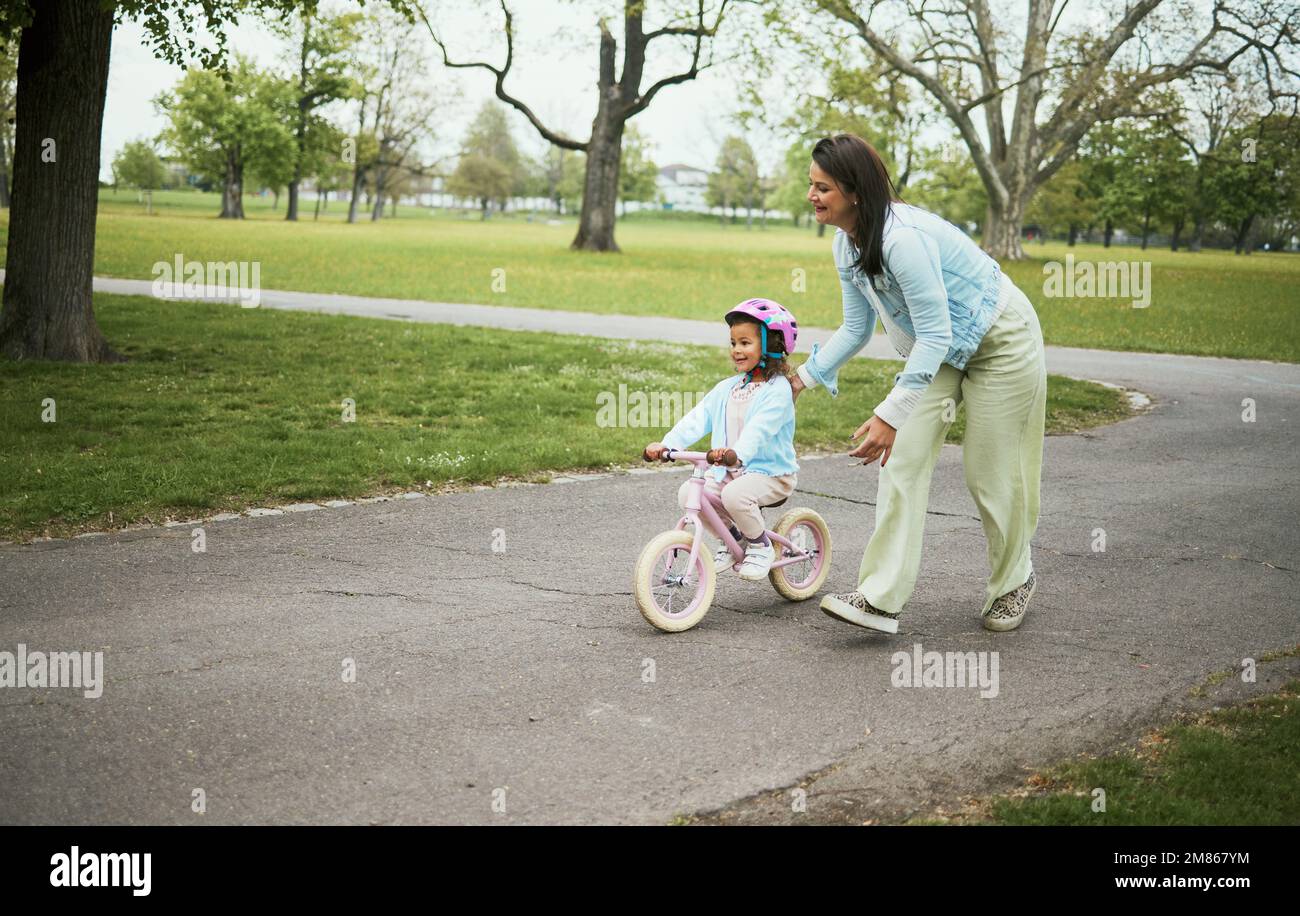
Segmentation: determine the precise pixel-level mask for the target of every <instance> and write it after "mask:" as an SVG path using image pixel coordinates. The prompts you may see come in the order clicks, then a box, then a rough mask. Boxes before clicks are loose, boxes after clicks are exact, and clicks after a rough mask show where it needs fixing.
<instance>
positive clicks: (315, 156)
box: [284, 7, 361, 220]
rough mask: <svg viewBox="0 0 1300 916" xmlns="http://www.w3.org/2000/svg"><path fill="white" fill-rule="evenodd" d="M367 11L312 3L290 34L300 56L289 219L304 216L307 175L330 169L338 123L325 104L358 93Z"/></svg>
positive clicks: (297, 75) (294, 117)
mask: <svg viewBox="0 0 1300 916" xmlns="http://www.w3.org/2000/svg"><path fill="white" fill-rule="evenodd" d="M360 21H361V14H360V13H356V12H349V13H343V14H340V15H337V16H320V17H318V16H317V15H316V11H315V10H314V9H312V8H310V7H303V8H302V9H301V10H299V12H298V19H297V22H296V23H295V25H294V28H293V31H291V32H290V33H289V37H291V39H292V42H293V47H294V52H295V56H296V57H297V69H296V71H295V73H294V76H293V115H292V117H293V141H294V156H293V161H292V167H291V170H290V176H289V181H288V183H287V184H288V188H289V203H288V206H287V207H286V208H285V214H284V218H285V219H287V220H296V219H297V218H298V190H299V187H300V186H301V184H302V180H303V178H304V177H306V176H309V175H311V174H313V173H314V172H317V171H321V170H323V169H324V167H325V166H324V162H323V161H322V159H323V157H324V156H326V155H329V154H330V153H334V152H335V151H336V149H337V148H336V147H330V146H329V144H330V142H331V141H332V140H334V139H335V132H334V130H333V129H332V125H330V124H329V122H328V121H326V120H325V119H324V118H323V117H322V116H321V112H320V109H321V108H324V107H325V106H327V105H329V104H330V103H331V102H335V101H338V100H341V99H345V98H348V97H350V96H351V95H353V94H354V92H355V85H354V83H353V81H352V79H351V77H350V76H349V75H348V64H349V60H348V54H349V52H350V51H351V50H352V47H353V46H354V45H355V44H356V42H357V39H358V37H359V36H358V31H357V29H358V26H359V24H360Z"/></svg>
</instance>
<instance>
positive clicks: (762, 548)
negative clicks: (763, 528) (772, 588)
mask: <svg viewBox="0 0 1300 916" xmlns="http://www.w3.org/2000/svg"><path fill="white" fill-rule="evenodd" d="M775 559H776V550H774V549H773V547H772V545H771V544H750V545H749V546H748V547H746V548H745V562H744V563H741V564H740V573H739V575H740V578H742V579H745V580H747V581H749V582H760V581H762V580H763V579H766V578H767V574H768V572H769V571H770V570H771V569H772V562H773V561H774V560H775Z"/></svg>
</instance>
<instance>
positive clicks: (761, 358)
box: [645, 299, 799, 581]
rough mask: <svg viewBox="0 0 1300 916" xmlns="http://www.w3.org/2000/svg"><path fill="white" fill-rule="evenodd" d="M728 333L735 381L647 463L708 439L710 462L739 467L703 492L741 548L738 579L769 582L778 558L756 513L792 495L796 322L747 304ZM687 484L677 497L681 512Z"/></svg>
mask: <svg viewBox="0 0 1300 916" xmlns="http://www.w3.org/2000/svg"><path fill="white" fill-rule="evenodd" d="M726 322H727V324H728V325H730V327H731V361H732V363H733V364H734V365H735V367H736V373H737V374H736V375H732V376H728V377H727V378H724V379H723V380H722V381H721V382H719V383H718V384H717V385H715V386H714V387H713V390H712V391H710V392H709V393H708V394H707V395H706V396H705V397H704V399H703V400H701V401H700V402H699V403H697V404H696V405H695V407H694V408H692V410H691V411H690V412H689V413H688V414H686V416H684V417H682V418H681V420H679V421H678V423H677V425H675V426H674V427H673V428H672V430H670V431H669V433H668V435H666V436H664V439H663V441H662V442H652V443H651V444H650V445H647V446H646V448H645V457H646V458H648V459H649V460H651V461H656V460H659V459H660V458H662V457H663V454H664V451H665V450H666V449H669V448H672V449H679V450H680V449H685V448H687V447H688V446H690V445H691V444H693V443H694V442H696V441H697V440H698V439H700V437H702V436H703V435H704V434H705V433H710V434H711V439H710V446H711V447H710V449H709V453H708V454H709V461H710V462H711V463H714V464H725V465H727V466H728V467H731V466H738V469H739V470H738V475H737V476H734V477H730V478H727V470H726V468H723V467H717V468H714V469H713V477H714V479H713V480H710V481H709V482H708V483H707V484H706V485H705V488H706V489H707V490H708V491H709V492H712V493H714V494H719V495H721V497H722V507H723V511H721V512H719V513H718V514H719V516H720V517H721V518H722V521H723V523H724V524H727V525H730V527H731V534H732V536H733V537H735V538H736V540H737V541H738V542H739V543H740V544H741V545H742V546H743V547H745V561H744V563H742V564H741V567H740V577H741V578H742V579H748V580H750V581H757V580H761V579H763V578H764V577H765V576H767V573H768V570H769V569H771V567H772V561H773V560H775V559H776V550H775V549H774V548H773V547H772V542H771V541H770V540H769V539H768V536H767V526H766V525H764V523H763V513H762V512H761V511H760V509H761V507H763V506H765V505H769V504H771V503H775V502H780V501H781V500H783V499H785V498H786V497H788V496H789V495H790V494H791V493H793V492H794V485H795V480H796V476H795V475H796V472H797V471H798V470H799V464H798V463H797V462H796V461H795V455H794V397H793V395H792V393H791V387H790V380H789V378H788V376H789V373H790V372H791V371H792V370H791V369H790V367H789V366H788V365H787V364H786V358H787V357H788V356H789V355H790V354H791V353H793V352H794V347H795V340H796V339H797V338H798V334H799V326H798V324H797V323H796V322H795V320H794V316H793V315H792V314H790V312H789V311H788V310H787V309H785V308H784V307H783V306H781V305H780V304H779V303H776V302H773V301H772V300H770V299H748V300H746V301H745V302H742V303H740V305H738V306H736V307H735V308H733V309H732V310H731V311H729V312H727V315H726ZM688 487H689V482H687V483H684V484H682V487H681V490H680V491H678V494H677V502H678V505H680V506H682V507H685V505H686V494H687V490H688ZM732 562H733V560H732V557H731V553H730V551H728V550H727V548H726V547H725V546H724V547H720V548H718V550H717V552H716V553H715V554H714V566H715V568H716V569H717V570H718V571H719V572H721V571H723V570H725V569H726V568H727V567H729V566H731V565H732Z"/></svg>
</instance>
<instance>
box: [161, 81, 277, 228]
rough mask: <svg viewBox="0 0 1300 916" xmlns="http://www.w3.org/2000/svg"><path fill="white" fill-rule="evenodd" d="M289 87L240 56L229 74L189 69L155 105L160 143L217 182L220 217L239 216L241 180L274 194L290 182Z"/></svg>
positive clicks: (241, 193) (192, 168)
mask: <svg viewBox="0 0 1300 916" xmlns="http://www.w3.org/2000/svg"><path fill="white" fill-rule="evenodd" d="M291 93H292V86H291V85H290V84H289V83H288V82H286V81H284V80H281V79H279V78H277V77H276V76H274V75H273V74H270V73H264V72H262V71H259V70H258V69H257V68H256V67H255V66H253V64H252V62H251V61H249V60H247V59H245V58H240V59H239V60H238V61H237V63H236V65H235V67H234V68H233V69H232V70H231V71H230V72H228V73H222V72H219V71H216V70H191V71H189V72H188V73H186V74H185V76H184V77H182V78H181V81H180V84H179V85H178V86H177V87H176V89H175V91H174V92H171V93H163V94H162V95H160V96H159V97H158V99H157V100H156V103H155V104H156V105H157V106H158V109H159V110H160V111H161V112H163V113H164V114H165V115H166V116H167V118H168V122H169V123H168V127H167V129H166V130H164V131H163V138H164V140H165V141H166V142H167V144H168V145H170V146H171V147H172V148H173V149H174V150H175V151H176V152H177V154H179V156H180V158H181V160H182V161H183V162H184V163H185V165H186V166H187V167H188V168H189V170H190V171H191V172H194V173H196V174H199V175H203V176H205V177H207V178H209V179H212V180H214V181H216V182H219V183H220V185H221V188H222V194H221V218H222V219H243V218H244V199H243V198H244V179H245V175H246V174H247V175H248V177H251V178H253V179H256V180H258V181H260V182H263V183H265V184H266V185H267V186H270V187H271V188H272V189H273V190H275V191H276V192H277V193H278V192H279V188H281V187H283V186H285V185H286V184H288V183H289V181H290V180H291V178H292V169H293V161H294V158H293V157H294V144H293V134H292V133H291V132H290V129H289V126H288V121H287V117H288V116H289V113H290V112H289V109H290V106H291V104H292V98H291Z"/></svg>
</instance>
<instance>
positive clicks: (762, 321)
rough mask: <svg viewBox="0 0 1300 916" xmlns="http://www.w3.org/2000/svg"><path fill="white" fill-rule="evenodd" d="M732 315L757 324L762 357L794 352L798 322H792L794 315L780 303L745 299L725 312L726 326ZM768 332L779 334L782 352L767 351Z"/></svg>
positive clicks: (768, 300)
mask: <svg viewBox="0 0 1300 916" xmlns="http://www.w3.org/2000/svg"><path fill="white" fill-rule="evenodd" d="M732 315H743V316H745V317H746V318H749V319H751V320H753V321H756V322H758V326H759V327H760V328H761V329H762V331H763V356H764V357H768V356H772V357H777V356H786V355H788V354H790V353H793V352H794V345H795V341H797V340H798V339H799V322H797V321H795V320H794V315H792V314H791V313H790V310H789V309H787V308H786V307H785V306H784V305H782V304H781V303H779V302H773V301H772V300H771V299H746V300H745V301H744V302H742V303H740V305H738V306H736V307H735V308H733V309H732V310H731V311H729V312H727V314H726V316H725V318H726V321H727V323H728V324H730V323H731V316H732ZM768 331H773V332H778V333H780V335H781V343H782V344H783V345H784V351H776V352H773V351H769V350H768V348H767V332H768ZM763 362H764V363H766V362H767V360H766V359H764V360H763Z"/></svg>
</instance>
